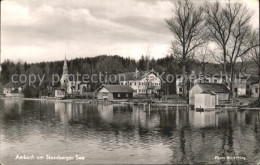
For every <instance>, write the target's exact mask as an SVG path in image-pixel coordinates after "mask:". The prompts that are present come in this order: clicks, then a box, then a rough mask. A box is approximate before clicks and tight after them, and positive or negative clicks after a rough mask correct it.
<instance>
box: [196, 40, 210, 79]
mask: <svg viewBox="0 0 260 165" xmlns="http://www.w3.org/2000/svg"><path fill="white" fill-rule="evenodd" d="M195 58H196V59H197V60H198V61H199V67H200V69H201V72H202V74H203V75H205V72H206V67H207V65H208V63H210V62H212V57H211V54H210V51H209V49H208V45H204V46H203V47H200V48H199V49H198V50H197V51H196V54H195Z"/></svg>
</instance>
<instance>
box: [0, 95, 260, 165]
mask: <svg viewBox="0 0 260 165" xmlns="http://www.w3.org/2000/svg"><path fill="white" fill-rule="evenodd" d="M0 108H1V110H0V129H1V141H0V160H2V161H3V163H4V164H20V162H19V161H17V160H15V159H14V158H15V156H16V155H17V154H24V153H25V154H34V155H45V154H50V155H51V154H53V155H57V154H59V155H62V156H74V155H76V154H79V155H81V156H85V157H86V158H87V159H86V160H85V161H72V162H64V161H53V162H50V161H48V162H46V161H39V160H38V161H36V160H35V161H33V160H32V161H27V162H26V164H35V163H36V162H37V164H66V163H67V164H86V163H98V164H102V163H103V164H104V163H110V164H113V163H148V162H147V161H149V163H161V164H162V163H193V164H195V163H225V164H230V163H235V164H236V163H241V164H244V163H248V164H254V163H256V162H257V161H259V160H258V159H259V153H260V152H259V151H260V138H259V124H260V114H259V111H222V112H220V111H216V112H215V111H210V112H196V111H191V110H186V109H185V108H180V107H178V108H173V109H170V110H158V109H153V110H151V111H148V110H147V111H145V110H143V107H138V106H132V105H122V104H114V105H103V104H100V105H88V104H79V103H61V102H46V101H21V100H0ZM215 156H224V157H225V156H241V157H247V159H246V160H242V159H236V160H217V159H215Z"/></svg>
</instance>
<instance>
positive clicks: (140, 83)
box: [118, 69, 162, 94]
mask: <svg viewBox="0 0 260 165" xmlns="http://www.w3.org/2000/svg"><path fill="white" fill-rule="evenodd" d="M118 80H119V84H120V85H129V86H130V87H132V88H133V89H134V90H135V93H136V94H154V93H157V92H158V90H159V89H161V85H162V84H161V83H162V81H161V79H160V77H159V75H158V74H157V73H156V72H155V71H154V70H153V69H152V70H151V71H149V72H144V71H138V70H137V69H136V70H135V72H128V73H121V74H119V75H118Z"/></svg>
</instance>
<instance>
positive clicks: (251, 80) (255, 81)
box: [249, 76, 260, 85]
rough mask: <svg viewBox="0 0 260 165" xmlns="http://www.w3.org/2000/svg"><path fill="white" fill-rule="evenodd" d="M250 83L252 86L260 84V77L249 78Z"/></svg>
mask: <svg viewBox="0 0 260 165" xmlns="http://www.w3.org/2000/svg"><path fill="white" fill-rule="evenodd" d="M249 81H250V84H251V85H253V84H257V83H259V81H260V79H259V78H258V77H254V76H251V77H250V78H249Z"/></svg>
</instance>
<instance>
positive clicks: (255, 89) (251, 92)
mask: <svg viewBox="0 0 260 165" xmlns="http://www.w3.org/2000/svg"><path fill="white" fill-rule="evenodd" d="M191 75H194V77H195V78H193V79H191V78H189V80H190V81H189V87H190V89H192V87H193V86H195V85H196V84H216V86H217V84H223V85H225V86H226V87H227V88H228V89H229V90H233V93H234V97H252V98H257V97H258V96H259V78H257V77H253V76H251V75H249V74H240V75H237V76H236V77H235V78H234V82H233V83H232V86H233V87H232V89H230V86H231V85H230V78H228V77H226V76H220V75H222V74H220V75H206V76H204V75H202V74H198V75H196V74H195V73H194V72H192V74H191ZM184 81H186V80H185V79H184V78H183V77H179V78H178V79H177V80H176V93H177V94H179V95H182V94H183V92H184V90H183V89H184V88H183V86H184Z"/></svg>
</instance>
